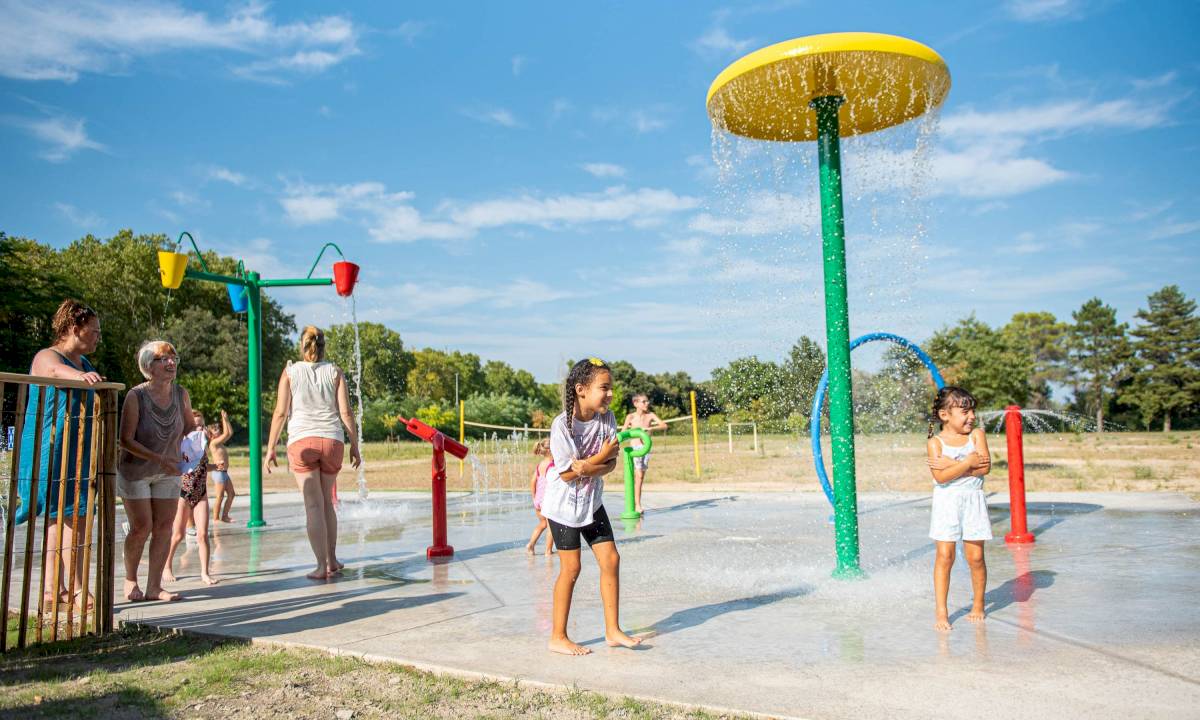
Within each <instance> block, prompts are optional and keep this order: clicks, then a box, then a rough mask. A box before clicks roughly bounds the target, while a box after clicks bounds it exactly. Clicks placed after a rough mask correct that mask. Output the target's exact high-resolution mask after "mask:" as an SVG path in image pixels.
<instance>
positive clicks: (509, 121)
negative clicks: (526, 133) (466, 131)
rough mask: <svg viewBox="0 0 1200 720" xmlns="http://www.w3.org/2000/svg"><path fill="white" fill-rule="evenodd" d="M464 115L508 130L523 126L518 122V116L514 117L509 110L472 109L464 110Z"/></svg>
mask: <svg viewBox="0 0 1200 720" xmlns="http://www.w3.org/2000/svg"><path fill="white" fill-rule="evenodd" d="M462 114H463V115H465V116H467V117H469V118H471V119H472V120H477V121H479V122H481V123H488V124H489V125H500V126H501V127H507V128H515V127H520V126H521V122H520V121H519V120H517V116H516V115H513V113H512V111H511V110H508V109H507V108H502V107H494V108H481V109H470V110H463V111H462Z"/></svg>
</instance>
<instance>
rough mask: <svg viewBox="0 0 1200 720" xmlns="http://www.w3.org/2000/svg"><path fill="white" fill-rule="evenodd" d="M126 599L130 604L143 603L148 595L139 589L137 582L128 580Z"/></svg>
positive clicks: (126, 582)
mask: <svg viewBox="0 0 1200 720" xmlns="http://www.w3.org/2000/svg"><path fill="white" fill-rule="evenodd" d="M125 599H126V600H128V601H129V602H141V601H143V600H145V599H146V593H144V592H142V589H141V588H140V587H138V584H137V581H135V580H126V581H125Z"/></svg>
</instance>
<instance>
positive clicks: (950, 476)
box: [926, 385, 992, 630]
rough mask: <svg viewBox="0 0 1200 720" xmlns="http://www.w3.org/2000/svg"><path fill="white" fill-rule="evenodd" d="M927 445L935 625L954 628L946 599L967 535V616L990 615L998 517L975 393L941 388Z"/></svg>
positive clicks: (948, 387)
mask: <svg viewBox="0 0 1200 720" xmlns="http://www.w3.org/2000/svg"><path fill="white" fill-rule="evenodd" d="M935 422H936V423H940V424H941V428H942V429H941V431H940V432H939V433H937V434H936V435H935V434H934V432H933V430H934V423H935ZM926 451H927V452H928V455H929V459H928V465H929V471H930V472H931V473H932V474H933V509H932V513H931V515H930V521H929V537H931V538H933V540H934V541H935V542H936V543H937V557H936V559H935V560H934V564H933V592H934V595H935V600H936V611H935V615H936V620H935V621H934V627H935V628H937V629H938V630H949V629H950V615H949V612H948V610H947V605H946V603H947V596H948V595H949V592H950V569H951V568H952V567H953V566H954V549H955V544H956V543H957V542H958V541H959V540H961V541H962V544H963V555H964V556H965V557H966V558H967V565H968V566H970V568H971V588H972V590H973V591H974V595H975V599H974V602H973V603H972V605H971V612H970V613H968V614H967V619H968V620H970V621H972V622H980V621H981V620H983V618H984V609H983V602H984V591H985V590H986V589H987V564H986V563H985V562H984V559H983V543H984V541H985V540H991V539H992V522H991V519H990V518H989V517H988V509H987V499H986V498H985V497H984V494H983V477H984V476H985V475H987V473H988V470H990V469H991V455H990V454H989V453H988V446H987V438H986V437H984V433H983V428H978V427H975V397H974V396H973V395H971V393H969V392H967V391H966V390H963V389H962V388H959V387H954V386H952V385H947V386H946V387H944V388H942V389H941V390H938V394H937V399H936V400H934V402H933V415H932V416H931V417H930V421H929V442H928V443H927V444H926Z"/></svg>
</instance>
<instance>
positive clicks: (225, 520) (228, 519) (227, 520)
mask: <svg viewBox="0 0 1200 720" xmlns="http://www.w3.org/2000/svg"><path fill="white" fill-rule="evenodd" d="M221 522H223V523H231V522H233V518H231V517H229V516H228V515H222V516H221Z"/></svg>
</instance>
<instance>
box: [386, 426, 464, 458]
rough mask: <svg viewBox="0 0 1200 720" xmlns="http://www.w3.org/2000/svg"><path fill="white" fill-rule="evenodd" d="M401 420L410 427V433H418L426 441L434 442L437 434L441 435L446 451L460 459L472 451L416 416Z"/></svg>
mask: <svg viewBox="0 0 1200 720" xmlns="http://www.w3.org/2000/svg"><path fill="white" fill-rule="evenodd" d="M400 421H401V422H403V423H404V426H405V427H406V428H408V431H409V432H410V433H412V434H413V435H416V436H417V437H419V438H421V439H422V440H424V441H425V442H428V443H432V442H434V439H435V438H436V437H437V436H439V435H441V436H442V447H443V448H444V449H445V451H446V452H448V453H450V454H451V455H453V456H454V457H456V458H458V459H459V460H462V459H464V458H466V457H467V453H469V452H470V450H469V449H468V448H467V446H466V445H463V444H462V443H460V442H459V441H457V440H455V439H454V438H452V437H449V436H448V435H446V434H445V433H444V432H442V431H441V430H438V429H437V428H435V427H433V426H432V425H426V424H425V423H423V422H421V421H420V420H418V419H416V418H412V419H411V420H405V419H404V418H400Z"/></svg>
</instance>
